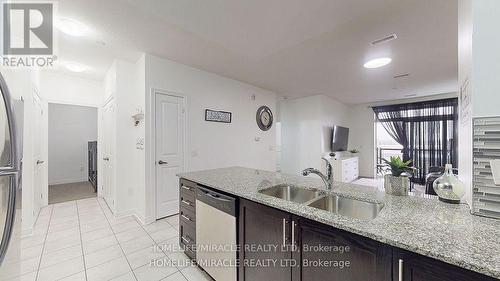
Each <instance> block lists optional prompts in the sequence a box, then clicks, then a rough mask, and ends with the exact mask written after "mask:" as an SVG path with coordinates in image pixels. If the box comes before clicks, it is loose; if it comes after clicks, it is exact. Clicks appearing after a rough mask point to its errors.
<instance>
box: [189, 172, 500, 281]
mask: <svg viewBox="0 0 500 281" xmlns="http://www.w3.org/2000/svg"><path fill="white" fill-rule="evenodd" d="M179 177H180V178H181V186H182V181H183V180H184V181H189V182H191V183H192V184H193V185H192V186H191V187H190V189H192V190H193V191H194V189H195V188H194V187H195V186H196V185H200V186H204V187H208V188H212V189H214V190H216V191H220V192H223V193H226V194H228V195H232V196H235V197H237V198H239V199H240V201H241V202H240V214H239V225H240V226H239V240H240V241H239V243H240V244H242V243H245V237H244V234H245V233H246V232H245V231H246V230H245V228H244V226H245V218H244V217H242V214H243V213H244V212H245V209H242V208H257V209H258V208H269V209H268V210H266V211H265V212H263V214H266V212H267V214H269V213H270V212H274V211H276V214H278V213H283V214H287V216H290V220H288V219H287V223H288V222H291V223H292V224H294V227H295V228H296V229H298V230H295V229H293V231H292V232H293V233H294V234H295V232H296V231H297V235H295V236H296V237H300V238H304V237H305V236H304V235H305V233H306V232H303V233H302V234H300V233H301V232H300V231H301V230H302V229H301V227H300V226H301V225H306V226H310V225H312V224H311V223H316V224H318V226H317V227H316V226H315V227H316V228H317V229H319V230H320V231H323V232H324V233H325V234H328V232H329V230H331V231H332V232H336V231H337V232H338V233H339V235H344V236H345V235H346V233H347V234H352V235H354V236H353V237H356V238H357V237H359V239H360V240H359V241H361V242H360V245H361V244H362V245H367V243H368V244H369V243H372V244H373V245H375V246H373V247H372V246H370V247H372V248H376V251H378V252H376V253H374V255H376V256H377V257H379V256H381V255H382V256H384V257H382V258H381V259H378V260H374V261H372V262H373V263H377V265H376V266H374V268H377V269H376V271H377V274H376V275H377V278H373V279H371V280H375V279H379V280H406V279H407V278H405V277H407V276H408V278H411V280H425V279H422V278H426V279H428V280H431V279H429V278H430V277H433V278H434V277H435V278H436V279H432V280H473V279H472V278H474V279H476V280H481V279H482V280H495V279H496V278H500V221H498V220H494V219H489V218H483V217H478V216H473V215H471V214H470V211H469V208H468V206H467V205H465V204H460V205H450V204H446V203H443V202H440V201H438V200H435V199H429V198H422V197H416V196H404V197H398V196H390V195H386V194H385V193H382V192H379V191H377V190H375V189H374V188H372V187H367V186H359V185H354V184H345V183H335V184H334V186H333V189H332V190H326V189H325V187H324V185H323V183H322V182H321V180H319V179H316V178H311V177H299V176H292V175H286V174H281V173H275V172H268V171H261V170H255V169H249V168H243V167H230V168H222V169H214V170H205V171H199V172H190V173H184V174H180V175H179ZM277 185H293V186H298V187H303V188H305V189H317V190H318V191H319V192H320V193H321V194H335V195H340V196H343V197H348V198H353V199H357V200H362V201H367V202H375V203H382V204H383V208H382V209H381V210H380V213H378V215H377V216H376V217H375V218H373V219H370V220H360V219H355V218H351V217H347V216H342V215H338V214H335V213H332V212H327V211H324V210H321V209H317V208H313V207H310V206H307V205H306V204H299V203H295V202H290V201H286V200H282V199H279V198H275V197H271V196H268V195H265V194H262V193H260V192H259V191H261V190H264V189H268V188H270V187H273V186H277ZM181 190H182V188H181ZM181 197H182V193H181ZM181 199H182V198H181ZM181 206H182V204H181ZM181 215H182V214H181ZM192 216H195V214H192ZM294 218H296V219H294ZM181 222H182V216H181ZM297 223H298V224H297ZM295 224H296V225H295ZM181 225H182V224H181ZM261 231H264V229H262V230H261ZM303 231H305V230H303ZM284 232H285V231H284ZM286 232H290V230H289V226H287V230H286ZM242 235H243V236H242ZM181 236H182V231H181ZM288 236H289V235H288ZM296 237H295V238H294V239H292V240H295V239H297V238H296ZM181 239H182V237H181ZM346 239H347V240H348V241H351V240H352V239H351V238H346ZM287 240H290V238H289V237H287ZM181 242H182V241H181ZM290 242H291V243H290V244H294V243H295V241H290ZM297 244H299V246H300V245H301V243H300V242H299V243H297ZM370 247H368V248H370ZM299 248H300V247H299ZM364 250H366V249H364ZM298 252H302V254H301V255H303V254H304V253H303V252H304V251H298ZM413 253H414V254H415V256H412V254H413ZM292 256H294V255H292ZM241 257H242V256H241V255H240V258H241ZM294 257H295V256H294ZM420 257H425V258H427V260H425V259H420ZM429 258H430V259H429ZM434 261H435V263H434ZM378 263H380V264H378ZM419 266H420V267H424V268H425V271H428V272H429V275H425V277H423V276H420V275H421V272H417V271H418V269H419ZM381 267H383V268H385V269H386V271H385V272H379V271H380V270H381V269H380V268H381ZM403 267H404V268H403ZM403 269H404V270H403ZM294 272H295V269H293V270H291V273H290V280H302V279H304V278H300V277H296V276H297V275H296V274H295V273H294ZM453 272H457V278H453V279H442V278H439V276H437V275H438V274H443V276H442V277H443V278H451V277H450V274H452V273H453ZM469 273H470V274H469ZM275 274H279V272H278V273H276V272H275ZM287 274H288V273H287ZM302 274H303V273H302ZM447 275H448V277H447ZM298 276H300V273H299V274H298ZM270 277H271V276H270ZM418 277H420V278H421V279H419V278H418ZM469 277H470V278H469ZM478 278H479V279H478ZM247 279H248V280H250V279H251V278H247ZM285 279H288V277H287V278H285ZM239 280H245V271H244V270H240V271H239ZM269 280H271V278H270V279H269ZM280 280H284V279H280ZM408 280H410V279H408Z"/></svg>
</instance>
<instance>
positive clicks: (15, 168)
mask: <svg viewBox="0 0 500 281" xmlns="http://www.w3.org/2000/svg"><path fill="white" fill-rule="evenodd" d="M0 91H1V94H2V95H3V102H4V104H5V112H6V114H7V122H8V126H9V135H10V166H9V167H4V168H0V176H6V177H10V182H9V194H8V203H7V212H6V220H5V227H4V231H3V235H2V237H1V239H2V240H1V242H0V265H2V262H3V260H4V258H5V255H6V254H7V248H8V246H9V243H10V239H11V236H12V230H13V228H14V218H15V215H16V191H17V189H18V185H20V184H21V181H20V180H19V179H20V174H19V173H20V161H19V159H17V157H18V154H17V136H16V124H15V120H14V114H13V109H12V103H11V96H10V92H9V89H8V88H7V84H6V83H5V80H4V78H3V76H2V74H1V73H0Z"/></svg>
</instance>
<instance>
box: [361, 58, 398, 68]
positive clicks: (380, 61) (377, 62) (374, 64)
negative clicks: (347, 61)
mask: <svg viewBox="0 0 500 281" xmlns="http://www.w3.org/2000/svg"><path fill="white" fill-rule="evenodd" d="M391 61H392V59H391V58H377V59H373V60H369V61H367V62H366V63H365V64H364V65H363V66H364V67H365V68H378V67H382V66H384V65H388V64H389V63H391Z"/></svg>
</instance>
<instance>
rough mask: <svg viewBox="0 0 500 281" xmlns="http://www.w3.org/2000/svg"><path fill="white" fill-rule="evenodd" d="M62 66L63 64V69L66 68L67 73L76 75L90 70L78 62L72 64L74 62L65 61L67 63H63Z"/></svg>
mask: <svg viewBox="0 0 500 281" xmlns="http://www.w3.org/2000/svg"><path fill="white" fill-rule="evenodd" d="M63 64H64V67H66V69H68V70H69V71H72V72H77V73H81V72H84V71H87V70H89V69H90V67H88V66H87V65H85V64H81V63H78V62H74V61H67V62H64V63H63Z"/></svg>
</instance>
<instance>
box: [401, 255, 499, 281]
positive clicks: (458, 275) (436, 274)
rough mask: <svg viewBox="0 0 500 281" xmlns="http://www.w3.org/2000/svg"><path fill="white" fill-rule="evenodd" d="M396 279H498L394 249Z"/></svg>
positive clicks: (461, 280) (464, 280) (469, 280)
mask: <svg viewBox="0 0 500 281" xmlns="http://www.w3.org/2000/svg"><path fill="white" fill-rule="evenodd" d="M393 276H394V279H393V280H395V281H398V280H402V281H490V280H491V281H492V280H498V279H495V278H492V277H488V276H485V275H482V274H479V273H476V272H473V271H469V270H466V269H463V268H460V267H457V266H454V265H451V264H447V263H445V262H442V261H438V260H436V259H433V258H429V257H425V256H422V255H419V254H416V253H412V252H408V251H405V250H401V249H397V248H394V249H393Z"/></svg>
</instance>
